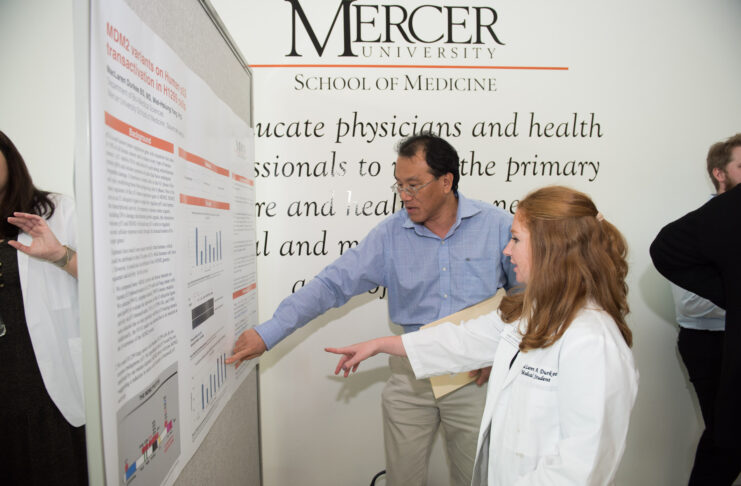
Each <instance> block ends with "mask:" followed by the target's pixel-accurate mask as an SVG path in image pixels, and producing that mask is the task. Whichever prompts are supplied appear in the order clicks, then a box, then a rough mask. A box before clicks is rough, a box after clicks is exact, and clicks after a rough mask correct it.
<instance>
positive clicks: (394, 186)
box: [391, 177, 438, 197]
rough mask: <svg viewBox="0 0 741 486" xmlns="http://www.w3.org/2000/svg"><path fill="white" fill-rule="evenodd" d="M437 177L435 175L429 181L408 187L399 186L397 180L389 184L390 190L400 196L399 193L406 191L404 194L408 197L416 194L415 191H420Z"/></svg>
mask: <svg viewBox="0 0 741 486" xmlns="http://www.w3.org/2000/svg"><path fill="white" fill-rule="evenodd" d="M437 179H438V178H437V177H435V178H434V179H432V180H431V181H429V182H425V183H424V184H422V185H421V186H414V185H411V186H409V187H404V186H400V185H399V183H398V182H395V183H394V184H392V185H391V190H392V191H394V192H397V193H399V195H400V196H401V193H402V192H403V193H406V195H407V196H409V197H414V196H416V195H417V193H418V192H419V191H421V190H422V189H424V188H425V187H427V186H429V185H430V184H432V183H433V182H435V181H436V180H437Z"/></svg>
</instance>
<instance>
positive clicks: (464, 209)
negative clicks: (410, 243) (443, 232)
mask: <svg viewBox="0 0 741 486" xmlns="http://www.w3.org/2000/svg"><path fill="white" fill-rule="evenodd" d="M457 196H458V210H457V211H456V215H455V223H453V227H452V228H450V231H448V236H450V235H452V234H453V233H455V230H456V229H458V226H460V224H461V221H462V220H464V219H467V218H470V217H471V216H474V215H476V214H478V213H480V212H481V208H479V207H478V206H477V205H476V204H474V203H473V201H471V200H470V199H468V198H467V197H465V196H464V195H463V194H461V193H460V192H458V193H457ZM402 226H403V227H404V228H414V230H415V231H416V232H417V234H419V235H423V236H430V235H432V234H433V233H432V232H431V231H430V230H428V229H427V228H426V227H425V225H423V224H417V223H415V222H414V221H412V220H411V219H409V215H408V214H407V212H406V210H405V211H404V222H403V223H402Z"/></svg>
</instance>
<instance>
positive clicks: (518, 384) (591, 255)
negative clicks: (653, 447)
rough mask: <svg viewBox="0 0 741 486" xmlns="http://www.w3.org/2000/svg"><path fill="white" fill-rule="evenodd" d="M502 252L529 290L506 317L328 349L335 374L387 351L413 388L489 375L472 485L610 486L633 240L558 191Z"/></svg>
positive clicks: (513, 300) (627, 400) (535, 206)
mask: <svg viewBox="0 0 741 486" xmlns="http://www.w3.org/2000/svg"><path fill="white" fill-rule="evenodd" d="M504 253H505V255H508V256H509V257H510V258H511V260H512V263H513V264H514V265H515V272H516V274H517V279H518V281H519V282H520V283H522V284H525V288H524V291H522V292H521V293H518V294H514V295H509V296H507V297H505V298H504V300H503V301H502V304H501V306H500V308H499V310H498V311H495V312H493V313H491V314H488V315H484V316H482V317H479V318H476V319H473V320H471V321H467V322H464V323H463V324H461V325H460V326H455V325H453V324H443V325H440V326H437V327H433V328H431V329H425V330H422V331H419V332H415V333H409V334H405V335H403V336H391V337H386V338H379V339H375V340H372V341H367V342H365V343H360V344H356V345H353V346H349V347H345V348H328V349H327V351H330V352H333V353H338V354H342V355H343V356H342V357H341V358H340V361H339V363H338V365H337V368H336V370H335V373H339V372H340V371H341V370H344V372H345V373H344V374H345V376H348V374H349V373H350V372H352V371H355V370H356V369H357V367H358V364H359V363H360V362H361V361H363V360H364V359H366V358H368V357H370V356H373V355H375V354H377V353H381V352H383V353H389V354H395V355H400V356H405V355H406V356H408V357H409V361H410V363H411V364H412V367H413V369H414V372H415V374H416V376H417V378H424V377H428V376H433V375H439V374H444V373H448V372H459V371H464V370H475V369H479V368H482V367H484V366H488V365H492V366H493V368H492V374H491V378H490V380H489V388H488V392H487V400H486V407H485V410H484V415H483V419H482V422H481V428H480V431H479V440H478V453H477V458H476V464H475V466H474V474H473V482H472V484H474V485H489V486H524V485H541V484H542V485H580V486H581V485H609V484H612V483H613V481H614V478H615V474H616V471H617V468H618V465H619V463H620V459H621V457H622V455H623V451H624V448H625V437H626V434H627V431H628V423H629V419H630V412H631V409H632V407H633V403H634V401H635V396H636V391H637V388H638V372H637V371H636V368H635V364H634V362H633V356H632V353H631V351H630V345H631V344H632V336H631V332H630V329H629V328H628V326H627V324H626V322H625V315H626V314H627V313H628V304H627V286H626V284H625V276H626V274H627V270H628V267H627V263H626V261H625V254H626V245H625V240H624V239H623V237H622V235H621V234H620V232H619V231H618V230H617V229H616V228H615V227H614V226H613V225H612V224H610V223H609V222H607V221H606V220H605V219H604V218H603V217H602V215H601V214H600V213H599V212H598V211H597V208H596V207H595V205H594V203H593V202H592V201H591V199H590V198H589V197H588V196H586V195H585V194H582V193H580V192H577V191H574V190H572V189H568V188H565V187H558V186H553V187H546V188H543V189H539V190H537V191H535V192H533V193H531V194H530V195H528V196H527V197H526V198H525V199H523V200H522V201H521V202H520V204H519V205H518V209H517V213H516V214H515V218H514V222H513V224H512V239H511V240H510V242H509V244H508V245H507V247H506V248H505V249H504Z"/></svg>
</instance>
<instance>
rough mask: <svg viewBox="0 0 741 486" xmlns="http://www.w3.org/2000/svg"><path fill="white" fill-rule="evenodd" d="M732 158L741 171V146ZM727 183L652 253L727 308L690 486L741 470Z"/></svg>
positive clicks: (672, 273)
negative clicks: (709, 410) (711, 406)
mask: <svg viewBox="0 0 741 486" xmlns="http://www.w3.org/2000/svg"><path fill="white" fill-rule="evenodd" d="M733 138H735V137H732V139H733ZM729 141H730V139H729ZM726 143H728V142H726ZM729 156H730V158H731V163H734V162H733V161H734V160H735V163H736V164H739V167H741V145H739V146H736V147H730V150H729ZM737 159H738V160H737ZM734 167H735V166H734ZM726 175H727V174H726ZM726 181H727V183H728V184H727V186H726V191H725V192H724V193H723V194H720V195H718V196H716V197H714V198H712V199H711V200H710V201H708V202H707V203H706V204H705V205H703V206H702V207H700V208H699V209H696V210H695V211H692V212H690V213H688V214H687V215H685V216H683V217H682V218H680V219H678V220H676V221H674V222H672V223H669V224H668V225H666V226H665V227H664V228H663V229H662V230H661V231H660V232H659V234H658V236H657V237H656V239H655V240H654V242H653V243H652V244H651V249H650V252H651V258H652V260H653V262H654V265H655V266H656V269H657V270H658V271H659V272H660V273H661V274H662V275H664V276H665V277H666V278H667V279H669V280H670V281H671V282H673V283H675V284H676V285H678V286H680V287H682V288H684V289H687V290H689V291H691V292H694V293H696V294H697V295H699V296H701V297H704V298H706V299H708V300H710V301H712V302H713V303H715V304H716V305H718V306H719V307H721V308H723V309H725V310H726V331H725V337H724V342H723V348H722V364H721V371H720V380H719V386H718V392H717V396H716V399H715V410H714V413H713V414H711V415H710V418H711V419H710V420H709V421H708V422H707V423H706V424H705V431H704V432H703V434H702V437H701V438H700V443H699V444H698V448H697V454H696V457H695V464H694V467H693V469H692V474H691V476H690V481H689V484H690V485H731V484H733V481H734V480H735V479H736V477H737V476H738V475H739V472H741V185H735V187H734V184H733V183H734V182H738V181H735V180H733V177H731V178H727V179H726Z"/></svg>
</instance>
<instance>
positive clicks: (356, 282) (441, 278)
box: [255, 193, 516, 349]
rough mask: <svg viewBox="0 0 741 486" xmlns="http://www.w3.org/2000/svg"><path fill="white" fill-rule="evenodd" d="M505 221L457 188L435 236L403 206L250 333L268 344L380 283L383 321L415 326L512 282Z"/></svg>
mask: <svg viewBox="0 0 741 486" xmlns="http://www.w3.org/2000/svg"><path fill="white" fill-rule="evenodd" d="M511 225H512V216H511V215H510V214H509V213H506V212H505V211H503V210H501V209H499V208H497V207H495V206H492V205H491V204H487V203H484V202H481V201H476V200H472V199H466V198H465V197H463V195H461V194H460V193H459V194H458V211H457V214H456V220H455V223H454V224H453V226H452V227H451V228H450V230H449V231H448V234H447V235H446V236H445V238H442V239H441V238H440V237H439V236H437V235H435V234H434V233H433V232H432V231H430V230H429V229H427V228H426V227H425V226H424V225H422V224H416V223H414V222H413V221H411V220H410V219H409V216H408V215H407V212H406V211H399V212H397V213H394V214H392V215H391V216H389V217H388V218H386V219H385V220H383V221H382V222H381V223H380V224H378V225H377V226H376V227H375V228H373V229H372V230H371V231H370V233H369V234H368V236H366V237H365V238H364V239H363V241H361V242H360V244H359V245H358V246H356V247H354V248H352V249H350V250H348V251H346V252H345V253H344V254H343V255H342V256H340V257H339V258H338V259H337V260H335V261H334V262H333V263H331V264H330V265H329V266H327V267H326V268H325V269H324V270H322V271H321V272H320V273H319V275H317V276H316V277H315V278H314V279H312V280H311V281H310V282H309V283H308V284H307V285H305V286H304V287H302V288H301V289H299V290H298V291H296V292H295V293H294V294H292V295H290V296H288V297H286V298H285V299H284V300H283V301H282V302H281V303H280V305H279V306H278V309H277V310H276V311H275V314H273V317H272V318H271V319H270V320H268V321H266V322H264V323H263V324H261V325H259V326H256V327H255V330H256V331H257V332H258V334H260V337H262V339H263V341H265V344H266V345H267V347H268V349H271V348H272V347H273V346H275V345H276V344H278V343H279V342H280V341H281V340H282V339H283V338H285V337H286V336H288V335H289V334H291V333H292V332H293V331H295V330H296V329H298V328H299V327H301V326H303V325H304V324H306V323H307V322H309V321H311V320H312V319H314V318H316V317H318V316H319V315H321V314H323V313H324V312H326V311H327V310H328V309H330V308H332V307H339V306H341V305H343V304H344V303H345V302H347V301H348V300H349V299H350V298H351V297H352V296H354V295H358V294H361V293H363V292H367V291H368V290H371V289H373V288H375V287H378V286H385V287H387V288H388V309H389V315H390V317H391V320H392V321H393V322H394V323H396V324H399V325H401V326H403V329H404V331H405V332H410V331H416V330H417V329H419V327H420V326H422V325H424V324H427V323H428V322H432V321H435V320H438V319H440V318H442V317H445V316H447V315H450V314H452V313H454V312H457V311H459V310H461V309H463V308H466V307H469V306H471V305H473V304H475V303H477V302H480V301H482V300H484V299H486V298H488V297H491V296H492V295H494V294H495V293H496V291H497V290H498V289H499V288H500V287H505V288H510V287H512V286H514V285H516V280H515V275H514V271H513V269H512V263H511V262H510V261H509V257H506V256H504V255H503V254H502V250H503V249H504V247H505V246H506V245H507V242H508V241H509V239H510V227H511Z"/></svg>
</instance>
